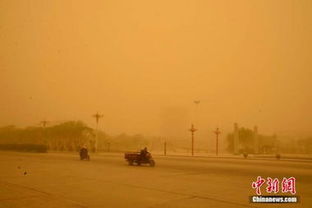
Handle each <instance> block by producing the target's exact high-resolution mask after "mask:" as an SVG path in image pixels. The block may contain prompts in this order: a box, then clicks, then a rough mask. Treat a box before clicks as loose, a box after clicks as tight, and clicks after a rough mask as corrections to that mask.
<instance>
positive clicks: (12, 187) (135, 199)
mask: <svg viewBox="0 0 312 208" xmlns="http://www.w3.org/2000/svg"><path fill="white" fill-rule="evenodd" d="M91 157H92V158H91V159H92V160H91V161H89V162H88V161H80V160H78V157H77V155H75V154H55V153H48V154H31V153H8V152H0V208H3V207H5V208H9V207H10V208H11V207H19V208H22V207H23V208H24V207H31V208H37V207H38V208H39V207H40V208H42V207H47V208H50V207H53V208H54V207H57V208H62V207H66V208H67V207H81V208H84V207H106V208H115V207H118V208H119V207H122V208H124V207H135V208H186V207H187V208H188V207H190V208H197V207H198V208H204V207H212V208H219V207H225V208H232V207H305V208H310V207H312V188H311V187H312V186H311V185H312V177H311V176H312V163H311V162H302V161H301V162H291V161H268V160H252V159H225V158H222V159H220V158H190V157H161V156H158V157H155V159H156V162H157V164H156V167H154V168H152V167H146V166H145V167H138V166H128V165H127V164H126V163H125V161H124V160H123V158H122V155H118V154H115V155H91ZM258 175H260V176H262V177H277V178H279V179H282V178H283V177H291V176H294V177H296V179H297V184H296V188H297V195H299V196H300V203H297V204H251V203H249V198H248V197H249V196H251V195H255V191H254V190H253V189H252V188H251V182H252V181H254V180H255V179H256V177H257V176H258ZM264 189H265V187H263V188H262V192H265V190H264Z"/></svg>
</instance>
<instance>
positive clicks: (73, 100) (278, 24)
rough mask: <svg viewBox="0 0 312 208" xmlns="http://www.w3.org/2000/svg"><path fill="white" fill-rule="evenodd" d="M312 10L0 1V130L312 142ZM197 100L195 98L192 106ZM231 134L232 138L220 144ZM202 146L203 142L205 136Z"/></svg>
mask: <svg viewBox="0 0 312 208" xmlns="http://www.w3.org/2000/svg"><path fill="white" fill-rule="evenodd" d="M311 7H312V2H311V1H309V0H302V1H295V0H274V1H271V0H264V1H250V0H239V1H230V0H222V1H204V0H196V1H177V0H174V1H164V0H161V1H143V0H142V1H138V0H135V1H126V0H125V1H121V0H119V1H116V0H110V1H100V0H98V1H81V0H79V1H78V0H76V1H62V0H57V1H41V0H37V1H13V0H1V2H0V45H1V47H0V94H1V97H0V115H1V117H0V126H4V125H9V124H14V125H17V126H29V125H37V124H38V123H39V121H41V120H42V119H47V120H49V121H52V122H53V121H64V120H82V121H84V122H86V123H87V124H88V125H90V126H93V127H94V126H95V121H94V118H92V116H91V115H93V114H94V113H95V112H97V111H98V112H101V113H102V114H103V115H104V117H103V119H102V120H101V124H100V125H101V126H100V128H101V129H102V130H103V131H105V132H108V133H110V134H118V133H122V132H126V133H131V134H134V133H141V134H144V135H156V136H166V135H167V136H168V135H169V136H172V137H174V136H176V137H189V132H188V131H187V129H188V128H189V127H190V125H191V123H192V122H195V123H196V124H197V127H198V128H199V129H200V130H201V131H198V135H201V137H205V136H206V135H208V134H211V132H212V131H213V129H215V128H216V127H220V128H221V129H222V130H224V131H231V130H232V128H233V123H234V122H238V123H240V124H241V125H244V126H248V127H253V126H254V125H258V127H259V129H260V130H261V132H264V133H267V134H273V133H277V134H284V135H311V133H312V132H311V131H312V128H311V124H312V113H311V112H312V111H311V109H310V107H311V106H312V94H311V89H312V84H311V77H312V76H311V75H312V70H311V66H312V57H311V56H312V55H311V54H312V53H311V47H312V38H311V37H312V30H311V26H312V25H311V24H312V13H311ZM194 100H200V101H201V102H200V104H198V105H197V106H196V104H194ZM223 135H225V134H223ZM202 139H203V138H202Z"/></svg>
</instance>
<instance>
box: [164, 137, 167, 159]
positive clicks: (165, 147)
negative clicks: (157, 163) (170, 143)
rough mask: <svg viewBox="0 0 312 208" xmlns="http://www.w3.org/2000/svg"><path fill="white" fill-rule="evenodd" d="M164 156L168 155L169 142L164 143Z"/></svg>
mask: <svg viewBox="0 0 312 208" xmlns="http://www.w3.org/2000/svg"><path fill="white" fill-rule="evenodd" d="M164 155H165V156H166V155H167V142H166V141H165V142H164Z"/></svg>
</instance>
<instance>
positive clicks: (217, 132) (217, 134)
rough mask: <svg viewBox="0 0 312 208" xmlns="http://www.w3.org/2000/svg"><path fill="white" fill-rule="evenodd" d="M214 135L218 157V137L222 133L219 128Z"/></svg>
mask: <svg viewBox="0 0 312 208" xmlns="http://www.w3.org/2000/svg"><path fill="white" fill-rule="evenodd" d="M214 133H215V134H216V156H218V137H219V134H221V132H220V131H219V128H217V129H216V130H215V131H214Z"/></svg>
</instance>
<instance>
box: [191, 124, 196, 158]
mask: <svg viewBox="0 0 312 208" xmlns="http://www.w3.org/2000/svg"><path fill="white" fill-rule="evenodd" d="M189 131H190V132H191V134H192V156H194V133H195V131H197V129H195V128H194V125H193V124H192V126H191V128H190V129H189Z"/></svg>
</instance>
